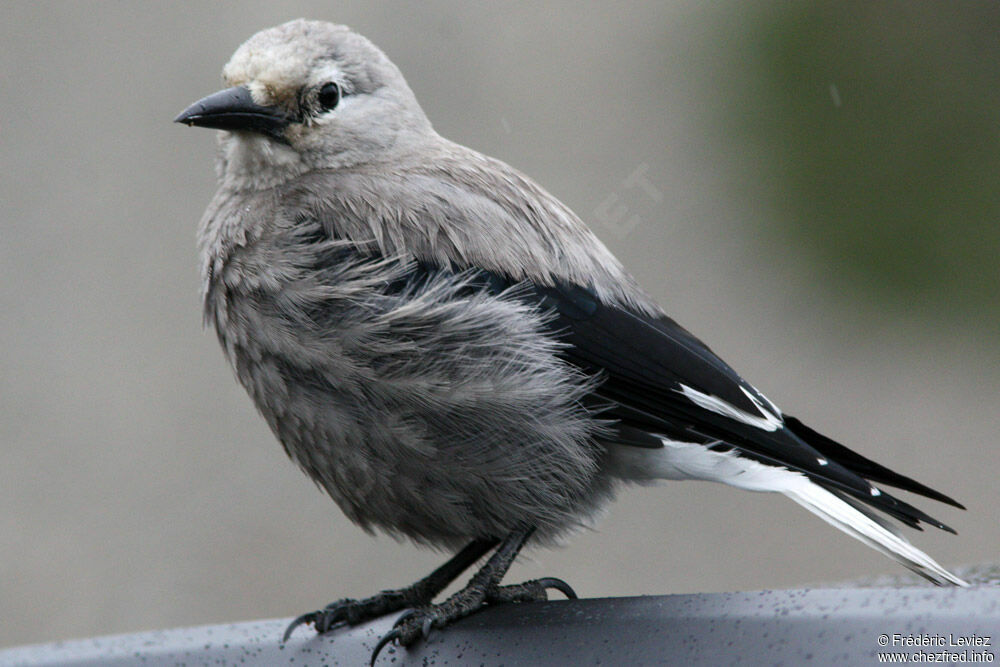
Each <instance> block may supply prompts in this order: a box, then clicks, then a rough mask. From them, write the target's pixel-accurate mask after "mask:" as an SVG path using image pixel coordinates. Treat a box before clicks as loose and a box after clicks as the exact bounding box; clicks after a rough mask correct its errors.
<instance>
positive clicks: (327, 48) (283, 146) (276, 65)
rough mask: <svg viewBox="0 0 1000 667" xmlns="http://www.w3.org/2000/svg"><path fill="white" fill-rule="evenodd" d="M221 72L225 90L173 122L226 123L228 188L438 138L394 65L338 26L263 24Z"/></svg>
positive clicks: (385, 157) (387, 155)
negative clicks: (266, 28)
mask: <svg viewBox="0 0 1000 667" xmlns="http://www.w3.org/2000/svg"><path fill="white" fill-rule="evenodd" d="M222 76H223V79H224V81H225V83H226V84H227V86H229V87H228V88H226V89H225V90H222V91H219V92H217V93H214V94H212V95H209V96H208V97H205V98H203V99H201V100H199V101H197V102H195V103H194V104H192V105H191V106H190V107H188V108H187V109H185V110H184V111H183V112H181V114H180V115H179V116H177V118H176V119H175V121H176V122H178V123H186V124H188V125H197V126H200V127H209V128H216V129H220V130H226V132H224V133H223V134H222V136H221V140H220V143H221V152H220V162H219V171H220V174H219V175H220V178H221V179H222V180H223V182H224V183H226V184H228V185H231V186H233V187H239V188H253V189H259V188H263V187H269V186H271V185H275V184H277V183H280V182H282V181H284V180H287V179H289V178H293V177H294V176H297V175H299V174H301V173H304V172H306V171H309V170H313V169H338V168H345V167H353V166H357V165H363V164H368V163H374V162H388V161H392V160H394V159H396V158H397V157H398V156H399V155H400V154H404V153H407V152H410V151H413V150H415V149H416V148H418V147H419V146H420V145H422V143H423V142H426V141H428V140H429V139H430V138H431V137H434V136H436V135H434V132H433V130H432V128H431V125H430V123H429V122H428V120H427V117H426V116H425V115H424V113H423V111H422V110H421V108H420V105H419V104H418V103H417V100H416V98H415V97H414V95H413V92H412V91H411V90H410V87H409V86H408V85H407V84H406V80H405V79H404V78H403V75H402V74H401V73H400V72H399V69H397V68H396V66H395V65H393V64H392V62H391V61H390V60H389V59H388V58H387V57H386V56H385V54H384V53H382V51H380V50H379V49H378V48H377V47H376V46H375V45H374V44H372V43H371V42H369V41H368V40H367V39H365V38H364V37H362V36H361V35H358V34H357V33H354V32H351V30H350V29H348V28H347V27H345V26H341V25H335V24H332V23H325V22H321V21H306V20H303V19H299V20H296V21H290V22H288V23H285V24H283V25H280V26H277V27H275V28H270V29H268V30H263V31H261V32H259V33H257V34H256V35H254V36H253V37H251V38H250V39H249V40H247V41H246V43H244V44H243V45H242V46H240V47H239V48H238V49H237V50H236V53H234V54H233V57H232V58H231V59H230V61H229V63H228V64H226V66H225V68H224V69H223V72H222Z"/></svg>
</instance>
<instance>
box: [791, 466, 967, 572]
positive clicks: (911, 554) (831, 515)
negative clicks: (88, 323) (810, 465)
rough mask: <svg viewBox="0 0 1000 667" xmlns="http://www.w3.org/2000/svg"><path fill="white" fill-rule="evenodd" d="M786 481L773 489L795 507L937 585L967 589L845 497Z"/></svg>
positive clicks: (798, 478) (800, 479) (799, 480)
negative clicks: (781, 485)
mask: <svg viewBox="0 0 1000 667" xmlns="http://www.w3.org/2000/svg"><path fill="white" fill-rule="evenodd" d="M792 474H794V475H795V477H794V478H790V479H789V481H790V483H789V484H788V488H786V489H777V490H778V491H780V492H781V493H783V494H784V495H786V496H788V497H789V498H791V499H792V500H794V501H795V502H797V503H798V504H799V505H802V506H803V507H805V508H806V509H807V510H809V511H810V512H812V513H813V514H815V515H816V516H818V517H819V518H821V519H823V520H824V521H826V522H827V523H829V524H830V525H831V526H834V527H836V528H839V529H840V530H842V531H844V532H845V533H847V534H848V535H850V536H851V537H853V538H855V539H857V540H859V541H861V542H863V543H865V544H867V545H868V546H870V547H871V548H872V549H875V550H876V551H878V552H880V553H882V554H885V555H886V556H888V557H889V558H891V559H893V560H894V561H896V562H897V563H899V564H900V565H902V566H903V567H906V568H908V569H910V570H912V571H913V572H916V573H917V574H919V575H920V576H921V577H923V578H925V579H927V580H929V581H932V582H934V583H935V584H937V585H938V586H949V585H952V586H968V585H969V584H968V583H966V582H965V581H964V580H962V579H960V578H959V577H956V576H955V575H954V574H952V573H951V572H949V571H948V570H946V569H944V568H943V567H941V566H940V565H939V564H938V563H937V562H936V561H935V560H934V559H933V558H931V557H930V556H928V555H927V554H925V553H924V552H923V551H921V550H920V549H918V548H916V547H915V546H913V545H912V544H910V542H909V541H908V540H907V539H906V538H905V537H903V536H902V535H900V534H899V533H898V532H897V531H896V529H895V527H894V526H892V525H891V524H890V523H889V522H888V521H883V520H882V519H881V518H880V517H878V516H877V515H875V514H874V512H872V511H870V510H869V509H868V508H866V507H864V506H863V505H861V504H860V503H859V502H857V501H855V500H854V499H853V498H850V497H849V496H845V495H842V494H840V493H837V492H835V491H828V490H827V489H824V488H823V487H821V486H819V485H818V484H816V483H814V482H812V481H811V480H809V479H808V478H807V477H805V476H804V475H798V474H795V473H792Z"/></svg>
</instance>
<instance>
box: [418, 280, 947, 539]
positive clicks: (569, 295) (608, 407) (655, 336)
mask: <svg viewBox="0 0 1000 667" xmlns="http://www.w3.org/2000/svg"><path fill="white" fill-rule="evenodd" d="M441 270H454V268H453V267H449V268H441V267H435V266H433V265H429V264H425V263H421V264H418V265H417V266H416V268H415V269H414V273H413V276H412V280H414V281H418V280H424V279H426V277H427V273H429V272H433V271H441ZM467 271H468V272H469V273H470V274H471V276H472V281H471V283H470V285H471V289H485V290H487V291H489V292H491V293H494V294H499V293H501V292H505V291H508V290H510V291H509V293H510V294H512V295H515V296H516V297H517V298H519V299H521V300H524V301H526V302H529V303H531V304H533V305H536V306H537V307H538V308H540V309H542V310H544V311H548V312H549V313H551V319H550V321H549V327H550V330H551V331H552V334H553V335H554V336H556V337H557V338H558V339H559V340H560V341H562V342H563V343H565V344H566V346H565V347H564V349H563V350H562V354H563V356H564V357H565V359H566V360H567V361H568V362H569V363H572V364H573V365H575V366H577V367H578V368H580V369H581V370H583V371H584V372H586V373H588V374H591V375H595V376H598V377H600V378H601V380H602V382H601V384H600V385H599V387H598V388H597V389H596V391H595V392H594V393H593V396H592V397H591V400H590V402H589V406H588V407H591V408H592V409H594V410H595V411H597V412H599V414H600V416H601V417H602V418H608V419H611V420H613V427H614V428H616V429H617V433H616V436H617V437H616V441H617V442H619V443H620V444H624V445H631V446H637V447H646V448H652V447H660V446H662V443H661V442H659V439H660V437H661V436H662V437H668V438H677V439H679V440H684V441H689V442H703V443H705V445H706V446H710V447H719V446H722V447H725V446H729V447H732V448H735V449H736V450H738V451H739V452H740V454H741V455H743V456H746V457H748V458H751V459H754V460H757V461H760V462H762V463H766V464H769V465H776V466H782V467H785V468H788V469H791V470H796V471H799V472H802V473H804V474H806V475H807V476H809V477H810V478H811V479H812V480H813V481H815V482H817V483H819V484H821V485H822V486H825V487H827V488H829V489H832V490H837V491H841V492H845V493H847V494H849V495H851V496H853V497H855V498H858V499H859V500H861V501H862V502H864V503H866V504H868V505H871V506H872V507H875V508H877V509H879V510H881V511H883V512H885V513H886V514H888V515H890V516H892V517H894V518H896V519H897V520H899V521H901V522H902V523H904V524H906V525H909V526H911V527H913V528H917V529H919V528H920V526H919V524H920V522H924V523H927V524H929V525H933V526H936V527H938V528H941V529H943V530H946V531H949V532H955V531H953V530H952V529H951V528H949V527H948V526H946V525H945V524H943V523H941V522H940V521H938V520H936V519H934V518H932V517H930V516H928V515H927V514H925V513H924V512H922V511H921V510H919V509H917V508H915V507H913V506H912V505H909V504H908V503H905V502H903V501H901V500H899V499H897V498H894V497H893V496H891V495H890V494H888V493H885V492H880V491H875V490H874V487H872V486H871V484H869V483H868V481H866V480H869V479H870V480H873V481H876V482H880V483H883V484H887V485H890V486H895V487H897V488H902V489H905V490H908V491H912V492H914V493H918V494H921V495H924V496H927V497H929V498H932V499H934V500H939V501H942V502H946V503H949V504H952V505H955V506H956V507H962V506H961V505H960V504H958V503H957V502H955V501H954V500H952V499H951V498H949V497H948V496H945V495H944V494H941V493H939V492H937V491H934V490H933V489H931V488H929V487H927V486H925V485H923V484H920V483H919V482H917V481H915V480H912V479H910V478H909V477H905V476H903V475H900V474H898V473H895V472H893V471H891V470H889V469H888V468H885V467H884V466H881V465H879V464H877V463H875V462H874V461H871V460H869V459H867V458H865V457H863V456H861V455H860V454H857V453H855V452H853V451H851V450H849V449H847V448H846V447H844V446H843V445H840V444H839V443H837V442H835V441H833V440H831V439H829V438H827V437H825V436H822V435H820V434H819V433H816V432H815V431H813V430H812V429H810V428H808V427H806V426H805V425H804V424H802V423H801V422H800V421H799V420H798V419H795V418H790V417H789V418H785V422H784V425H783V426H778V425H776V428H774V430H766V429H764V428H759V427H757V426H754V425H752V424H749V423H746V422H744V421H741V420H737V419H732V418H729V417H727V416H724V415H720V414H717V413H715V412H712V411H711V410H707V409H705V408H703V407H701V406H699V405H697V404H696V403H694V402H692V401H691V400H690V399H689V398H688V397H687V396H685V395H684V393H683V391H682V389H681V385H684V386H687V387H690V388H692V389H695V390H697V391H699V392H702V393H704V394H708V395H711V396H714V397H717V398H719V399H721V400H723V401H725V402H726V403H728V404H730V405H731V406H733V407H735V408H737V409H739V410H741V411H743V412H745V413H748V414H750V415H760V416H761V419H765V418H766V417H767V413H765V410H768V409H770V408H771V407H773V406H772V404H771V403H770V402H769V401H768V400H767V399H766V398H765V397H764V396H762V395H761V394H760V393H759V392H757V390H756V389H754V388H753V387H752V386H751V385H750V384H748V383H747V382H746V381H745V380H743V379H742V378H741V377H740V376H739V375H738V374H737V373H736V372H735V371H734V370H733V369H732V368H730V366H729V365H728V364H726V363H725V362H724V361H722V360H721V359H720V358H719V357H718V356H717V355H716V354H715V353H714V352H712V351H711V350H710V349H709V348H708V346H706V345H705V344H704V343H702V342H701V341H700V340H698V339H697V338H695V337H694V336H693V335H692V334H691V333H689V332H688V331H687V330H685V329H684V328H683V327H681V326H680V325H679V324H677V323H676V322H674V321H673V320H671V319H670V318H668V317H665V316H663V317H650V316H648V315H643V314H640V313H637V312H633V311H631V310H629V309H626V308H624V307H620V306H615V305H609V304H606V303H604V302H602V301H601V300H600V299H599V298H598V297H597V295H596V294H595V293H594V292H593V291H592V290H590V289H588V288H585V287H582V286H580V285H572V284H566V283H557V284H555V285H551V286H546V285H538V284H535V283H531V282H520V283H515V282H514V281H512V280H510V279H508V278H507V277H506V276H503V275H499V274H497V273H494V272H489V271H486V270H482V269H474V270H467ZM512 288H514V289H512ZM775 412H777V411H776V409H775ZM780 417H781V415H780V413H779V414H776V415H775V418H780ZM821 460H822V462H821Z"/></svg>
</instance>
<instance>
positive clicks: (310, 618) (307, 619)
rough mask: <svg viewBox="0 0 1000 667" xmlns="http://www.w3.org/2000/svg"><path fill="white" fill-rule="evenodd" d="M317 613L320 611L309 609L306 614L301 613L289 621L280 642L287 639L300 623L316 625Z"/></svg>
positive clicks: (284, 641)
mask: <svg viewBox="0 0 1000 667" xmlns="http://www.w3.org/2000/svg"><path fill="white" fill-rule="evenodd" d="M319 614H320V612H318V611H311V612H309V613H308V614H302V615H301V616H299V617H298V618H296V619H295V620H294V621H292V622H291V623H289V624H288V627H287V628H286V629H285V634H284V636H283V637H282V638H281V643H282V644H284V643H286V642H287V641H288V638H289V637H291V636H292V633H293V632H295V628H297V627H299V626H300V625H307V624H309V623H312V624H313V625H316V617H317V616H319Z"/></svg>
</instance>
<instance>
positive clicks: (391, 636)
mask: <svg viewBox="0 0 1000 667" xmlns="http://www.w3.org/2000/svg"><path fill="white" fill-rule="evenodd" d="M401 634H402V633H401V632H400V631H399V628H393V629H392V630H390V631H389V632H387V633H385V635H383V636H382V639H380V640H378V644H375V650H374V651H372V659H371V660H370V661H369V662H368V667H375V661H376V660H378V654H379V653H381V652H382V649H384V648H385V646H386V644H389V643H391V642H393V641H395V640H397V639H399V637H400V635H401Z"/></svg>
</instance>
